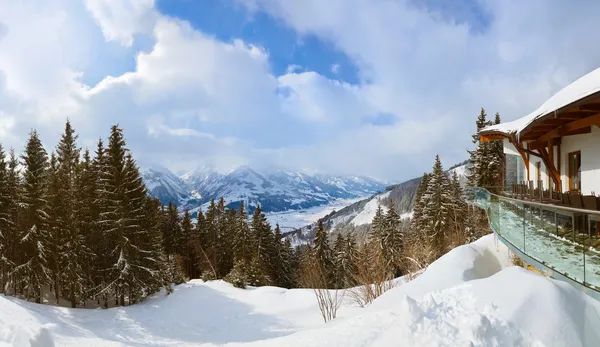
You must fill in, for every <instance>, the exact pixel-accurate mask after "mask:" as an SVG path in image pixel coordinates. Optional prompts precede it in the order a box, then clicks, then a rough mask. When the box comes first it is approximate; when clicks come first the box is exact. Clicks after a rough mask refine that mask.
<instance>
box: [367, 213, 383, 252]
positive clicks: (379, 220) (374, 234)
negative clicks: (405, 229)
mask: <svg viewBox="0 0 600 347" xmlns="http://www.w3.org/2000/svg"><path fill="white" fill-rule="evenodd" d="M384 233H385V215H384V213H383V209H382V208H381V203H379V202H378V203H377V210H376V211H375V216H374V217H373V221H372V222H371V231H370V233H369V242H371V243H374V244H376V245H377V246H378V247H380V248H383V239H384Z"/></svg>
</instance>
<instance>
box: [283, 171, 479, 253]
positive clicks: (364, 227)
mask: <svg viewBox="0 0 600 347" xmlns="http://www.w3.org/2000/svg"><path fill="white" fill-rule="evenodd" d="M467 171H468V165H467V163H466V162H463V163H460V164H457V165H454V166H452V167H451V169H450V170H448V174H449V175H451V174H452V172H456V174H457V175H458V178H459V181H460V182H461V185H463V186H464V184H465V183H466V174H467ZM420 182H421V177H417V178H413V179H411V180H408V181H406V182H403V183H400V184H394V185H391V186H388V187H386V189H385V191H384V192H382V193H378V194H375V195H373V196H371V197H369V198H366V199H363V200H360V201H358V202H355V203H353V204H351V205H348V206H346V207H344V208H342V209H340V210H339V211H333V212H331V213H329V214H328V215H326V216H325V217H323V218H322V221H323V224H324V225H325V228H326V229H328V230H329V232H330V233H333V234H335V233H340V232H341V233H354V234H355V236H356V237H357V238H359V239H360V238H362V237H363V236H364V235H365V234H366V232H368V230H369V228H370V225H371V221H372V220H373V217H374V216H375V211H376V210H377V206H378V205H379V204H381V207H382V209H384V210H387V208H388V207H387V206H388V205H389V204H390V202H392V203H393V204H394V207H395V208H396V212H398V214H399V215H400V216H401V217H402V218H403V219H405V220H408V219H410V217H411V212H412V208H413V204H414V196H415V193H416V191H417V188H418V187H419V183H420ZM315 231H316V222H314V223H311V224H309V225H306V226H303V227H302V228H299V229H296V230H293V231H291V232H288V233H286V234H285V236H286V237H288V238H290V240H291V241H292V244H294V245H299V244H303V243H307V242H311V241H312V240H313V239H314V236H315Z"/></svg>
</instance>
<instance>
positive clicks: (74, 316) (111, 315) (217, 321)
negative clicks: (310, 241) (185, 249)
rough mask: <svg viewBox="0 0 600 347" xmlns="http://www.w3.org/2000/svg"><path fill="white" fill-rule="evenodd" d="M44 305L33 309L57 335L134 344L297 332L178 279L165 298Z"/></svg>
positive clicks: (211, 340) (240, 339)
mask: <svg viewBox="0 0 600 347" xmlns="http://www.w3.org/2000/svg"><path fill="white" fill-rule="evenodd" d="M46 308H47V310H44V309H46ZM44 309H41V310H38V312H37V313H38V314H40V315H41V316H42V317H40V318H41V319H40V321H41V323H42V324H43V323H54V324H56V325H57V326H56V327H55V329H53V330H55V331H56V333H58V334H60V335H65V336H70V337H74V338H101V339H104V340H110V341H118V342H121V343H125V344H128V345H133V346H147V345H160V344H161V343H163V344H175V343H176V342H177V341H180V342H187V343H214V344H225V343H230V342H252V341H258V340H265V339H270V338H275V337H280V336H285V335H289V334H291V333H293V332H295V329H294V327H293V326H290V324H289V323H286V322H285V321H282V320H279V319H277V318H276V317H272V316H269V315H265V314H261V313H256V312H254V310H253V307H252V306H250V305H248V304H245V303H243V302H240V301H237V300H235V299H233V298H230V297H228V296H227V295H226V294H224V293H221V292H219V291H217V290H215V289H213V288H211V287H208V286H204V285H193V284H184V285H180V286H177V288H176V291H175V292H174V293H173V294H171V295H169V296H168V297H166V298H164V297H161V298H151V299H149V300H148V301H146V302H144V303H140V304H137V305H134V306H130V307H124V308H112V309H107V310H104V309H65V308H59V307H51V306H47V307H44ZM43 311H46V312H43Z"/></svg>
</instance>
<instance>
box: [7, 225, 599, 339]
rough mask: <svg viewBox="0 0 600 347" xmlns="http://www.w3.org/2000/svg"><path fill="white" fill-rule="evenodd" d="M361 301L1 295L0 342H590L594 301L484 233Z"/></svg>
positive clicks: (245, 294) (225, 289)
mask: <svg viewBox="0 0 600 347" xmlns="http://www.w3.org/2000/svg"><path fill="white" fill-rule="evenodd" d="M399 282H400V284H399V285H398V286H396V287H395V288H393V289H391V290H389V291H387V292H386V293H385V294H383V295H382V296H381V297H379V298H378V299H376V300H375V301H374V302H373V304H371V305H370V306H368V307H366V308H359V307H357V306H356V305H355V304H353V303H352V302H351V300H349V296H346V300H345V301H344V303H343V304H342V307H341V308H340V311H339V313H338V318H336V319H335V320H333V321H332V322H330V323H323V322H322V319H321V317H320V314H319V310H318V308H317V303H316V301H315V297H314V295H313V293H312V291H311V290H310V289H292V290H286V289H281V288H275V287H261V288H249V289H248V290H242V289H237V288H233V287H232V286H231V285H229V284H228V283H225V282H223V281H213V282H207V283H203V282H201V281H191V282H189V283H186V284H183V285H179V286H177V287H176V288H175V292H174V293H173V294H171V295H169V296H165V295H164V294H158V295H156V296H154V297H152V298H150V299H148V300H147V301H146V302H143V303H140V304H137V305H135V306H131V307H124V308H112V309H106V310H103V309H70V308H62V307H52V306H47V305H38V304H33V303H28V302H24V301H22V300H19V299H16V298H11V297H4V296H0V346H17V347H20V346H44V347H47V346H54V345H56V346H67V347H68V346H216V345H226V346H266V347H269V346H289V347H295V346H298V347H300V346H302V347H305V346H333V347H337V346H344V347H346V346H347V347H353V346H374V347H378V346H379V347H382V346H398V345H401V346H549V347H551V346H573V347H578V346H598V345H600V331H599V330H598V329H597V327H598V326H600V303H599V302H597V301H595V300H593V299H591V298H590V297H588V296H586V295H585V294H584V293H582V292H580V291H578V290H576V289H575V288H574V287H572V286H570V285H569V284H567V283H564V282H560V281H555V280H552V279H548V278H545V277H543V276H540V275H538V274H535V273H532V272H529V271H527V270H525V269H523V268H519V267H514V266H510V261H509V252H508V249H507V248H506V247H505V246H503V245H502V244H499V243H498V242H497V241H496V240H495V238H494V236H493V235H487V236H485V237H483V238H481V239H480V240H478V241H476V242H474V243H472V244H470V245H466V246H462V247H458V248H456V249H454V250H452V251H450V252H449V253H447V254H446V255H444V256H443V257H442V258H440V259H438V260H437V261H436V262H434V263H433V264H431V265H430V266H429V267H428V268H427V269H426V270H425V271H424V272H423V273H422V274H421V275H420V276H419V277H417V278H416V279H415V280H413V281H410V282H406V281H405V280H401V281H399Z"/></svg>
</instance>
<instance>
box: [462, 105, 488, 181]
mask: <svg viewBox="0 0 600 347" xmlns="http://www.w3.org/2000/svg"><path fill="white" fill-rule="evenodd" d="M489 125H491V122H489V121H488V120H487V114H486V113H485V110H484V109H483V108H482V109H481V112H480V113H479V116H478V117H477V121H476V122H475V126H476V128H477V132H476V133H475V134H473V135H472V138H473V143H474V144H475V150H473V151H468V153H469V163H470V165H471V167H470V169H469V173H468V174H467V184H468V185H469V187H482V186H484V184H485V183H486V181H488V180H487V177H486V175H487V172H486V170H485V169H486V158H487V156H488V153H489V143H487V142H486V143H481V142H480V141H479V131H480V130H481V129H483V128H485V127H486V126H489Z"/></svg>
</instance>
